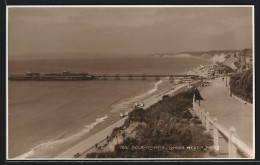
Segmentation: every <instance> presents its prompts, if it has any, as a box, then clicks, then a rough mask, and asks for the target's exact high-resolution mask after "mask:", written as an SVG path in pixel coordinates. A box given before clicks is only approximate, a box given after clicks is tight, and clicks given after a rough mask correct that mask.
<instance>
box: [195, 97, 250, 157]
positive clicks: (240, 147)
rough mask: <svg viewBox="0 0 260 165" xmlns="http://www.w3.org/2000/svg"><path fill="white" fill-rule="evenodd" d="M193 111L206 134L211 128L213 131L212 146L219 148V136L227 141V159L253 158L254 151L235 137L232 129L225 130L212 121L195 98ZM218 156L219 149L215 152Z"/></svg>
mask: <svg viewBox="0 0 260 165" xmlns="http://www.w3.org/2000/svg"><path fill="white" fill-rule="evenodd" d="M193 110H194V111H195V113H196V115H197V117H198V118H199V119H200V120H201V123H202V125H203V126H204V127H205V128H206V131H207V132H210V130H211V128H210V127H212V130H213V134H212V136H213V142H214V146H219V135H220V134H221V135H222V136H224V137H225V139H227V143H228V157H229V158H237V157H238V156H239V155H240V156H244V157H247V158H254V151H253V149H252V148H251V147H249V146H248V145H247V144H246V143H244V142H243V141H242V140H241V139H240V138H239V137H238V136H237V135H236V130H235V128H234V127H231V128H229V129H227V128H225V127H224V126H222V125H221V124H219V123H218V122H217V119H216V118H214V119H212V118H211V117H210V115H209V112H206V111H205V109H204V108H202V107H200V106H199V105H198V104H197V103H196V101H195V96H194V99H193ZM216 153H217V154H219V147H218V149H217V150H216Z"/></svg>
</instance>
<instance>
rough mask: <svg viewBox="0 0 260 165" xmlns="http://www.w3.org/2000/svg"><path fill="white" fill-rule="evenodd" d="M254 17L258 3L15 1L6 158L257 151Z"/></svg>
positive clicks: (10, 17) (212, 155) (207, 155)
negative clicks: (127, 3) (17, 2)
mask: <svg viewBox="0 0 260 165" xmlns="http://www.w3.org/2000/svg"><path fill="white" fill-rule="evenodd" d="M254 22H255V19H254V5H204V6H203V5H149V6H148V5H68V6H65V5H63V6H61V5H60V6H59V5H49V6H43V5H42V6H40V5H36V6H26V5H24V6H15V5H10V6H7V7H6V75H7V76H6V159H7V160H143V159H145V160H153V159H156V160H158V159H159V160H178V159H209V160H212V159H214V160H215V159H220V160H221V159H238V160H240V159H255V84H254V80H255V74H254V73H255V70H254V67H255V62H254V61H255V60H254V59H255V58H254V57H255V55H254V52H255V51H254Z"/></svg>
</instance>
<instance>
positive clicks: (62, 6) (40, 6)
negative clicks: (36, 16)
mask: <svg viewBox="0 0 260 165" xmlns="http://www.w3.org/2000/svg"><path fill="white" fill-rule="evenodd" d="M25 7H26V8H43V7H46V8H100V7H101V8H102V7H104V8H116V7H120V8H172V7H174V8H190V7H193V8H197V7H212V8H216V7H221V8H226V7H251V8H252V53H253V62H254V63H253V152H254V157H253V158H235V159H236V160H238V161H239V160H241V159H242V160H247V159H249V160H252V159H255V42H254V41H255V31H254V30H255V28H254V26H255V24H254V21H255V15H254V11H255V10H254V5H19V6H18V5H7V6H6V160H14V161H13V162H16V161H19V160H23V161H27V160H28V161H29V160H48V161H50V160H61V161H67V160H76V161H90V160H95V161H101V162H102V161H105V160H116V161H118V160H123V162H124V161H128V160H131V162H138V160H160V162H174V161H176V162H187V161H185V160H190V161H198V160H197V159H200V160H212V159H217V160H223V159H225V160H229V159H234V158H131V159H130V158H113V159H112V158H101V159H87V158H85V159H79V158H77V159H73V158H65V159H60V158H27V159H10V158H9V155H8V146H9V145H8V78H7V77H8V9H9V8H25ZM184 159H185V160H184ZM161 160H164V161H161ZM178 160H182V161H178ZM183 160H184V161H183ZM238 161H230V162H238ZM144 162H149V161H144ZM155 162H156V161H155ZM211 162H223V161H211ZM224 162H225V161H224Z"/></svg>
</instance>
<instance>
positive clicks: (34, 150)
mask: <svg viewBox="0 0 260 165" xmlns="http://www.w3.org/2000/svg"><path fill="white" fill-rule="evenodd" d="M106 118H108V115H107V114H106V115H105V116H104V117H101V118H97V119H96V121H94V122H92V123H91V124H89V125H85V126H84V128H83V129H82V130H81V131H80V132H78V133H76V134H73V135H71V136H68V137H64V138H62V137H63V136H64V134H63V135H62V136H60V137H59V138H57V139H56V140H50V141H47V142H45V143H42V144H39V145H37V146H36V147H33V148H32V149H31V150H30V151H28V152H26V153H24V154H22V155H20V156H17V157H15V158H14V159H25V158H28V157H31V156H33V155H34V154H36V153H37V152H42V151H43V150H44V151H49V150H51V149H53V148H54V147H56V145H59V144H64V143H67V142H71V141H73V140H76V139H79V138H80V137H82V136H83V135H84V134H86V133H87V132H89V131H90V130H91V129H93V128H94V127H95V126H96V125H97V124H99V123H101V122H103V121H105V119H106Z"/></svg>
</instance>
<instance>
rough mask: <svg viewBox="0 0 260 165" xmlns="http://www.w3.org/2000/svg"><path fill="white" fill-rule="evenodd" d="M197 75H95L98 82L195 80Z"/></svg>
mask: <svg viewBox="0 0 260 165" xmlns="http://www.w3.org/2000/svg"><path fill="white" fill-rule="evenodd" d="M198 77H199V76H198V75H185V74H179V75H174V74H171V75H168V74H139V75H138V74H103V75H97V79H98V80H108V79H110V80H121V79H125V80H147V79H155V80H160V79H163V78H168V79H169V80H173V79H174V78H184V79H189V78H190V79H196V78H198Z"/></svg>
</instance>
